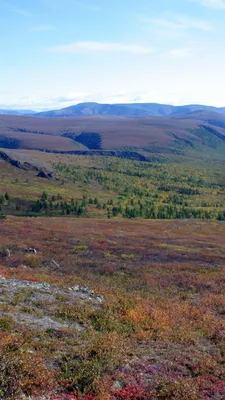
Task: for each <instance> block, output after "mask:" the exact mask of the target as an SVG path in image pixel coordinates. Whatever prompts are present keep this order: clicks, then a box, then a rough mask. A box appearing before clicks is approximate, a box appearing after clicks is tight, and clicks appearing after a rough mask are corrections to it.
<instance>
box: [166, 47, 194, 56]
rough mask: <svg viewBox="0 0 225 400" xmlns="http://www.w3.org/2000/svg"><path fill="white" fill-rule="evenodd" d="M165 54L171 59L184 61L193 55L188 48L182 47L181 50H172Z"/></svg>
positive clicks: (191, 50)
mask: <svg viewBox="0 0 225 400" xmlns="http://www.w3.org/2000/svg"><path fill="white" fill-rule="evenodd" d="M167 54H168V55H169V56H171V57H173V58H180V59H184V58H190V57H192V56H193V55H194V51H193V49H191V48H189V47H182V48H177V49H172V50H170V51H168V53H167Z"/></svg>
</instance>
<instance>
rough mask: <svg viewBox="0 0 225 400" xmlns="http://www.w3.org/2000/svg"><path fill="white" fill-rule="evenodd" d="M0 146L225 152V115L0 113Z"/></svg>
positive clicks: (74, 149) (48, 148) (198, 113)
mask: <svg viewBox="0 0 225 400" xmlns="http://www.w3.org/2000/svg"><path fill="white" fill-rule="evenodd" d="M0 147H2V148H11V149H19V148H20V149H39V150H46V151H76V150H93V151H96V150H101V151H102V150H103V151H104V150H120V151H124V150H126V151H130V150H135V151H148V152H149V151H150V152H159V153H161V152H162V151H163V152H171V151H172V152H174V151H175V152H176V151H178V152H180V151H182V152H186V151H189V150H190V149H193V148H196V147H197V148H199V147H200V148H201V149H202V151H203V150H204V151H203V153H204V152H207V151H208V150H209V149H214V150H216V152H220V153H221V154H224V150H225V116H223V115H221V114H217V113H214V112H210V113H208V112H194V113H189V114H186V115H184V116H179V117H178V116H176V117H173V118H172V117H164V118H162V117H161V118H135V119H133V118H124V117H112V116H111V117H109V116H86V117H73V118H72V117H71V118H39V117H25V116H6V115H5V116H0Z"/></svg>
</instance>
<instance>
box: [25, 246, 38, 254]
mask: <svg viewBox="0 0 225 400" xmlns="http://www.w3.org/2000/svg"><path fill="white" fill-rule="evenodd" d="M27 251H28V253H33V254H37V250H36V249H35V248H33V247H30V248H29V249H28V250H27Z"/></svg>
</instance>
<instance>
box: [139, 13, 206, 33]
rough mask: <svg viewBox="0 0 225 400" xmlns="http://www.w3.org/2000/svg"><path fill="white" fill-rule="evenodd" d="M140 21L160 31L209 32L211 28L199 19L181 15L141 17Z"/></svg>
mask: <svg viewBox="0 0 225 400" xmlns="http://www.w3.org/2000/svg"><path fill="white" fill-rule="evenodd" d="M140 18H141V21H142V22H146V23H149V24H151V25H153V27H157V28H160V29H168V30H173V31H174V30H175V31H182V30H188V29H196V30H202V31H211V30H212V26H211V24H210V23H209V22H207V21H203V20H200V19H195V18H190V17H187V16H182V15H171V16H169V17H168V18H148V17H145V16H141V17H140Z"/></svg>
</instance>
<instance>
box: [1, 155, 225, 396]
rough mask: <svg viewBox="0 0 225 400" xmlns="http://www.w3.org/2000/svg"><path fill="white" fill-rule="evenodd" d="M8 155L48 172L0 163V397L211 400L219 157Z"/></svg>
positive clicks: (218, 363) (220, 365)
mask: <svg viewBox="0 0 225 400" xmlns="http://www.w3.org/2000/svg"><path fill="white" fill-rule="evenodd" d="M18 153H20V156H22V155H23V154H24V156H25V155H26V157H27V156H30V158H31V159H32V160H34V159H35V158H36V159H38V160H39V162H43V163H45V164H46V163H47V164H49V165H50V166H51V168H53V170H54V174H55V177H56V178H57V179H55V180H49V179H45V178H40V177H38V176H37V174H36V172H35V171H24V170H20V169H16V168H15V167H13V166H12V165H9V164H8V163H7V162H5V161H0V168H1V181H0V202H1V204H0V206H1V215H2V218H1V220H0V309H1V315H0V339H1V340H0V398H2V399H18V400H19V399H24V398H30V399H32V400H34V399H42V398H43V399H46V400H48V399H49V400H50V399H52V400H53V399H58V400H66V399H71V400H75V399H79V400H80V399H86V400H98V399H99V400H100V399H103V400H104V399H105V400H127V399H128V400H145V399H153V400H156V399H161V400H170V399H172V400H181V399H184V400H210V399H217V400H223V398H224V393H225V384H224V382H225V370H224V361H225V359H224V357H225V348H224V343H225V340H224V339H225V321H224V315H225V308H224V307H225V297H224V287H225V274H224V269H225V242H224V237H225V224H224V219H225V180H224V164H223V161H221V160H219V159H217V160H214V161H211V163H210V162H209V161H207V160H201V162H198V163H197V162H194V161H193V159H189V158H188V157H184V158H182V157H176V155H173V156H172V155H171V156H170V157H169V156H168V157H163V156H161V158H159V159H158V161H157V160H156V161H154V162H138V161H133V160H126V159H118V158H114V157H108V158H106V157H97V156H77V155H61V154H47V153H39V152H36V151H34V152H31V151H24V150H18ZM50 217H52V218H50ZM29 248H35V249H36V251H37V252H36V254H33V253H32V254H31V253H29V252H28V251H27V250H28V249H29ZM86 287H88V289H90V290H88V291H87V290H86V289H84V288H86ZM82 288H83V289H82ZM85 290H86V291H85ZM92 291H93V294H92ZM89 294H90V295H89Z"/></svg>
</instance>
